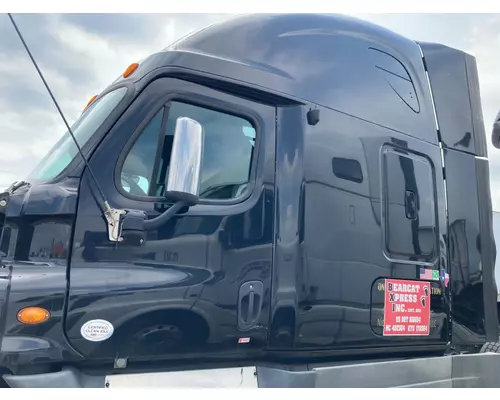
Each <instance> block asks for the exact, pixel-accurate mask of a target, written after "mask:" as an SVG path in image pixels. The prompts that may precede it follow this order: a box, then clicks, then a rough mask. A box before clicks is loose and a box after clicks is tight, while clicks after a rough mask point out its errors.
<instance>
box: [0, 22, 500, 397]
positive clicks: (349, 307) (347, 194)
mask: <svg viewBox="0 0 500 400" xmlns="http://www.w3.org/2000/svg"><path fill="white" fill-rule="evenodd" d="M228 38H230V40H228ZM73 136H74V138H76V142H77V143H78V144H79V146H80V147H79V146H76V145H75V140H73V139H74V138H73ZM486 140H487V139H486V134H485V131H484V123H483V119H482V111H481V100H480V93H479V82H478V75H477V69H476V62H475V59H474V58H473V57H472V56H471V55H468V54H465V53H463V52H461V51H458V50H456V49H452V48H449V47H446V46H443V45H440V44H435V43H417V42H415V41H413V40H410V39H407V38H404V37H402V36H400V35H397V34H395V33H393V32H391V31H389V30H386V29H383V28H381V27H378V26H376V25H373V24H369V23H366V22H363V21H360V20H357V19H353V18H348V17H343V16H333V15H312V14H307V15H300V14H296V15H286V14H282V15H246V16H240V17H237V18H235V19H232V20H229V21H226V22H223V23H220V24H216V25H212V26H210V27H207V28H206V29H203V30H201V31H199V32H196V33H194V34H192V35H189V36H187V37H185V38H182V39H181V40H179V41H178V42H176V43H174V44H172V45H171V46H169V47H168V48H166V49H164V50H162V51H159V52H158V53H155V54H153V55H151V56H150V57H148V58H146V59H145V60H143V61H141V62H140V63H133V64H131V65H130V67H129V68H127V70H126V71H125V72H124V73H123V75H122V76H120V77H119V78H118V79H117V80H116V81H115V82H113V83H112V84H111V85H110V86H109V87H108V88H106V89H105V90H104V91H103V92H102V93H100V94H99V95H98V96H96V98H94V99H92V100H91V102H90V103H89V105H88V106H87V108H86V109H85V110H84V112H83V114H82V115H81V117H80V118H79V119H78V120H77V121H76V122H75V124H74V125H73V126H72V128H71V129H69V130H68V133H67V134H66V135H65V136H63V137H62V138H61V140H60V141H59V142H58V143H57V144H56V146H55V147H54V148H53V150H51V151H50V152H49V153H48V154H47V156H46V157H45V158H44V159H43V160H42V161H41V163H40V164H39V166H38V167H37V168H36V169H35V171H33V173H32V174H31V175H30V176H28V177H27V178H26V179H25V180H24V181H21V182H19V183H16V184H13V185H12V186H11V187H10V188H9V189H8V190H7V191H6V192H5V193H3V194H1V195H0V228H1V229H2V234H1V238H0V250H1V251H2V252H3V253H4V254H5V256H4V257H3V258H2V261H1V265H2V268H0V340H1V348H0V367H1V368H3V371H2V373H3V379H4V380H5V382H6V383H7V384H8V385H9V386H11V387H41V386H45V387H68V386H72V387H75V386H76V387H94V386H97V387H103V386H105V385H109V386H120V385H136V384H142V385H145V384H146V383H145V382H148V381H149V380H150V379H151V377H152V376H153V377H156V380H157V381H158V377H159V381H158V382H160V383H165V382H172V376H176V377H177V376H178V375H176V372H175V371H185V370H197V373H204V374H207V376H208V375H210V376H211V374H213V373H214V371H215V372H217V371H219V368H221V369H222V372H221V373H222V374H223V376H224V377H225V378H227V380H230V376H233V377H235V381H238V382H239V381H240V380H241V377H243V376H244V377H246V378H245V379H248V380H250V383H249V384H250V385H257V386H259V387H269V386H273V387H276V386H282V387H283V386H292V387H338V386H344V387H345V386H347V387H349V386H355V387H356V386H358V387H359V386H365V387H366V386H369V387H375V386H377V387H387V386H440V387H443V386H445V387H451V386H453V387H468V386H483V387H484V386H497V385H498V382H500V380H499V377H500V376H499V374H500V372H499V371H500V368H498V366H500V360H499V358H500V355H499V354H496V353H497V352H499V343H498V342H499V339H498V337H499V336H498V330H499V328H498V315H497V302H496V294H497V287H496V282H495V271H494V268H495V243H494V237H493V228H492V207H491V195H490V186H489V185H490V183H489V163H488V155H487V146H486ZM494 143H496V142H495V136H494ZM381 367H382V368H381ZM227 368H229V369H230V371H233V373H234V375H231V374H230V372H228V370H227ZM240 368H241V373H240ZM235 371H236V372H235ZM158 374H159V375H158ZM360 376H362V377H363V380H360V379H359V377H360ZM238 379H239V380H238ZM173 380H174V384H175V382H178V380H177V379H176V378H173ZM191 383H192V384H193V385H194V384H195V382H194V381H191Z"/></svg>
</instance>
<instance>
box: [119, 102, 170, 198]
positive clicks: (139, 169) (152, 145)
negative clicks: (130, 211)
mask: <svg viewBox="0 0 500 400" xmlns="http://www.w3.org/2000/svg"><path fill="white" fill-rule="evenodd" d="M162 116H163V108H162V109H161V110H160V111H159V112H158V113H157V114H156V115H155V116H154V117H153V119H152V120H151V121H150V122H149V123H148V124H147V125H146V127H145V128H144V130H143V131H142V133H141V134H140V136H139V138H138V139H137V140H136V142H135V143H134V145H133V146H132V149H131V150H130V151H129V153H128V155H127V157H126V159H125V162H124V163H123V167H122V170H121V185H122V187H123V189H124V190H125V191H127V192H128V193H131V194H134V195H137V196H146V195H148V194H149V192H150V186H151V181H152V178H153V171H154V166H155V158H156V150H157V148H158V139H159V137H160V133H161V122H162Z"/></svg>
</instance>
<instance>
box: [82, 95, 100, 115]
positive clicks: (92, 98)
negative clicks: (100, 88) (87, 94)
mask: <svg viewBox="0 0 500 400" xmlns="http://www.w3.org/2000/svg"><path fill="white" fill-rule="evenodd" d="M95 99H97V95H95V96H92V97H91V98H90V100H89V102H88V103H87V105H86V106H85V108H84V109H83V111H82V113H84V112H85V110H86V109H87V108H89V107H90V105H91V104H92V103H93V102H94V100H95Z"/></svg>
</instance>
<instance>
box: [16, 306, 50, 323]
mask: <svg viewBox="0 0 500 400" xmlns="http://www.w3.org/2000/svg"><path fill="white" fill-rule="evenodd" d="M49 318H50V312H49V311H47V310H46V309H45V308H42V307H26V308H23V309H22V310H20V311H19V312H18V313H17V320H18V321H19V322H21V323H22V324H25V325H37V324H41V323H43V322H45V321H47V320H48V319H49Z"/></svg>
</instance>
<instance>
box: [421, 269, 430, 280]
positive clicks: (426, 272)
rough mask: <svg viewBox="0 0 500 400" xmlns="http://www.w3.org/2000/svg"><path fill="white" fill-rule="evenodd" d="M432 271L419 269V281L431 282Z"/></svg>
mask: <svg viewBox="0 0 500 400" xmlns="http://www.w3.org/2000/svg"><path fill="white" fill-rule="evenodd" d="M432 278H433V276H432V269H428V268H420V279H425V280H429V281H432V280H433V279H432Z"/></svg>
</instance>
